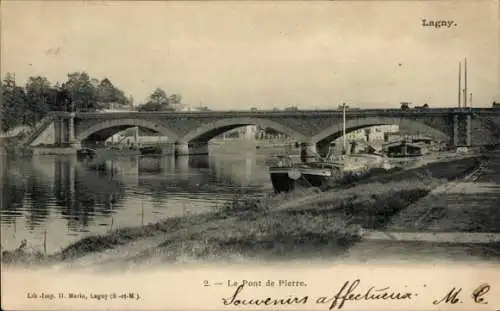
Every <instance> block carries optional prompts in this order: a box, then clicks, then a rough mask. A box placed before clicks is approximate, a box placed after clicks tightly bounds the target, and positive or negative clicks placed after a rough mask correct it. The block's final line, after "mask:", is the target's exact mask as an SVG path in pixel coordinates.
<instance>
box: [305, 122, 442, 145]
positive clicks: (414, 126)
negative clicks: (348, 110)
mask: <svg viewBox="0 0 500 311" xmlns="http://www.w3.org/2000/svg"><path fill="white" fill-rule="evenodd" d="M391 124H395V125H399V128H400V129H405V130H410V131H418V132H419V133H420V134H422V135H426V136H430V137H434V138H437V139H438V140H441V141H449V140H450V136H449V135H448V134H446V133H443V132H442V131H440V130H438V129H436V128H433V127H432V126H429V125H427V124H424V123H422V122H419V121H414V120H410V119H405V118H395V117H366V118H353V119H347V120H346V132H347V133H349V132H352V131H355V130H358V129H362V128H366V127H370V126H377V125H391ZM342 132H343V125H342V122H339V123H338V124H335V125H333V126H330V127H329V128H327V129H325V130H323V131H321V132H319V133H318V134H316V135H314V136H313V138H312V142H313V143H314V144H317V143H320V142H323V141H325V140H330V141H331V140H335V139H337V138H339V137H341V136H342Z"/></svg>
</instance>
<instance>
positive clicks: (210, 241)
mask: <svg viewBox="0 0 500 311" xmlns="http://www.w3.org/2000/svg"><path fill="white" fill-rule="evenodd" d="M480 160H481V159H480V158H477V157H470V158H466V159H459V160H456V161H449V162H448V163H447V165H445V166H439V165H436V164H432V165H430V164H429V165H424V166H422V167H419V168H416V169H413V170H407V171H404V172H399V173H398V175H397V176H398V177H397V178H396V176H385V175H383V176H379V177H378V179H377V176H373V177H372V179H371V181H370V182H368V181H359V182H357V183H351V184H349V185H345V186H344V188H342V189H341V188H336V189H335V190H330V191H325V192H321V193H319V194H311V193H310V192H312V191H314V190H308V191H305V192H304V193H292V194H289V195H284V196H275V197H269V198H265V199H261V200H257V199H247V198H244V197H242V198H236V199H234V200H233V202H231V203H230V204H227V205H224V206H222V207H219V208H217V209H216V210H214V211H213V212H211V213H207V214H201V215H188V216H184V217H176V218H169V219H165V220H163V221H160V222H158V223H153V224H148V225H145V226H142V227H135V228H123V229H119V230H115V231H112V232H110V233H108V234H105V235H100V236H91V237H87V238H84V239H82V240H80V241H77V242H76V243H74V244H72V245H70V246H68V247H66V248H65V249H63V250H61V251H60V252H57V253H56V254H52V255H49V256H43V255H42V254H40V253H33V252H31V253H30V252H29V251H26V250H25V249H19V250H16V251H5V252H3V256H2V262H3V263H4V264H11V263H21V264H29V265H32V264H61V263H65V264H69V265H84V266H85V265H91V266H101V265H106V266H107V265H108V264H109V265H110V266H117V265H118V264H126V265H128V264H132V265H135V264H141V263H145V262H149V263H150V262H157V263H162V262H182V261H190V260H203V261H206V260H209V261H221V260H222V261H235V260H239V259H245V260H247V259H250V260H266V261H267V260H290V259H300V258H302V259H308V258H309V259H311V258H318V257H338V256H342V255H343V254H344V253H346V252H347V251H348V250H349V248H351V247H352V246H354V245H355V244H357V243H359V242H360V241H361V240H362V239H363V235H364V232H365V231H366V230H383V229H384V228H386V227H387V225H388V224H389V223H390V221H391V219H393V218H394V216H396V215H398V214H399V213H400V212H401V211H402V210H404V209H405V208H407V207H408V206H410V205H411V204H412V203H415V202H417V201H418V200H420V199H422V198H423V197H425V196H426V195H427V194H429V193H430V192H431V190H432V189H435V188H437V187H438V186H440V185H443V184H444V183H446V182H447V181H449V180H453V179H456V178H460V177H463V176H464V175H466V174H469V173H471V172H472V171H473V170H474V169H475V168H477V167H478V166H479V165H480V162H481V161H480ZM308 192H309V193H308Z"/></svg>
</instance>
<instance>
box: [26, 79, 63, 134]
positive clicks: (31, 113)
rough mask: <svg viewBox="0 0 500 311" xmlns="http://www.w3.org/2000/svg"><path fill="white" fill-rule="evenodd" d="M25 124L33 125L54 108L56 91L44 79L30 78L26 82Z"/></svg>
mask: <svg viewBox="0 0 500 311" xmlns="http://www.w3.org/2000/svg"><path fill="white" fill-rule="evenodd" d="M25 88H26V108H27V110H26V118H27V120H26V121H27V124H28V125H30V126H33V125H35V124H36V123H37V122H38V121H40V120H41V119H42V118H43V117H45V116H46V115H47V112H48V111H50V110H54V108H55V107H56V93H55V92H56V90H55V89H54V88H53V87H51V85H50V82H49V80H47V78H45V77H41V76H37V77H30V78H28V81H27V82H26V87H25Z"/></svg>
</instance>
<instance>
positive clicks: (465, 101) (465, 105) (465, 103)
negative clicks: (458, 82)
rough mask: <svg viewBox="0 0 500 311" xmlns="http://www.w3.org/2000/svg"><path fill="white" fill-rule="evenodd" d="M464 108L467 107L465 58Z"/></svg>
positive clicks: (465, 64)
mask: <svg viewBox="0 0 500 311" xmlns="http://www.w3.org/2000/svg"><path fill="white" fill-rule="evenodd" d="M464 108H467V58H465V60H464Z"/></svg>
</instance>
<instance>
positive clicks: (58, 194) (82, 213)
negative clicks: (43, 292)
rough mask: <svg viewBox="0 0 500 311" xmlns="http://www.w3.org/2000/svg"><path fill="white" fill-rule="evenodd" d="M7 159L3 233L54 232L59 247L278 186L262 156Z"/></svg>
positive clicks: (1, 170)
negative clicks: (271, 180)
mask: <svg viewBox="0 0 500 311" xmlns="http://www.w3.org/2000/svg"><path fill="white" fill-rule="evenodd" d="M0 160H1V162H0V163H1V165H0V177H1V180H0V185H1V186H2V187H1V199H0V200H1V201H0V202H1V209H0V216H1V226H2V233H4V232H7V231H9V230H10V231H9V232H10V233H12V231H13V232H14V234H12V236H11V237H8V238H7V239H19V238H20V236H22V237H24V238H28V240H29V239H30V238H34V239H35V240H36V239H38V240H39V239H40V234H43V231H45V230H47V231H50V235H49V238H51V237H53V239H54V241H52V246H53V247H56V248H57V249H58V248H59V247H61V244H64V243H69V242H70V241H71V239H76V238H78V237H80V236H81V235H82V234H84V233H85V232H89V233H102V232H105V231H106V230H108V229H109V227H110V226H114V228H116V227H118V226H121V227H123V226H134V225H138V222H140V221H138V220H137V217H138V216H137V215H138V214H140V213H142V214H143V215H142V217H143V218H145V219H144V220H141V221H143V222H146V223H147V222H150V221H156V220H158V218H161V217H168V216H175V215H179V213H184V211H185V210H186V209H189V210H191V211H192V212H197V211H204V210H207V209H210V208H212V207H213V206H214V205H217V204H220V203H221V202H224V201H227V200H230V199H231V198H232V197H234V195H235V194H237V193H238V192H245V193H250V194H252V193H254V194H255V195H260V194H261V193H262V192H263V191H264V190H266V191H267V190H269V189H267V188H270V187H271V185H270V183H269V177H268V175H267V173H266V171H265V168H264V167H263V165H262V164H261V163H260V162H259V161H258V160H257V157H256V156H255V155H250V156H247V157H246V158H240V157H235V156H220V155H211V156H195V157H179V158H174V157H122V158H117V159H114V160H108V161H103V162H99V163H85V162H78V161H77V160H76V158H74V157H61V156H53V157H50V156H44V157H35V158H33V159H29V160H8V159H7V158H5V157H1V158H0ZM141 210H142V211H141ZM144 213H146V214H147V215H145V216H144ZM16 232H17V233H16ZM4 242H5V239H4V238H3V239H2V243H4ZM8 244H9V243H8ZM11 244H15V242H12V243H11ZM49 244H50V243H49ZM49 246H50V245H49Z"/></svg>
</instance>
